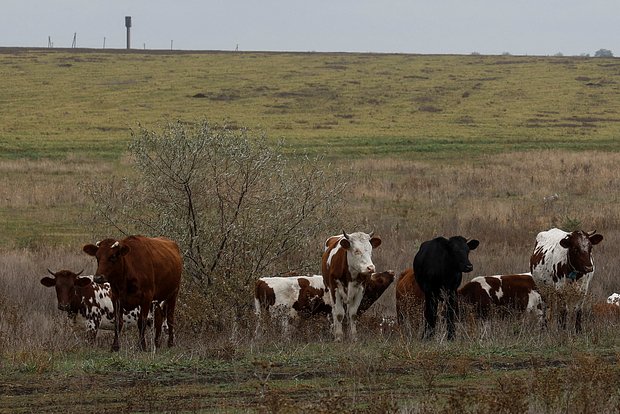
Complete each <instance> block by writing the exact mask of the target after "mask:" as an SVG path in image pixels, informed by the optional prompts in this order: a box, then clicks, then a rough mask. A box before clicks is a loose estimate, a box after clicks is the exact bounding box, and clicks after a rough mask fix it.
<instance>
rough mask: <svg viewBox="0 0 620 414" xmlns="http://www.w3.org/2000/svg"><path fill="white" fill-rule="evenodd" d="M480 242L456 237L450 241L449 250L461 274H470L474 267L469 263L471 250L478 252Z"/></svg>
mask: <svg viewBox="0 0 620 414" xmlns="http://www.w3.org/2000/svg"><path fill="white" fill-rule="evenodd" d="M479 244H480V242H479V241H478V240H476V239H471V240H467V239H466V238H465V237H461V236H454V237H450V239H449V240H448V250H449V251H450V254H451V257H452V259H453V260H454V263H455V264H456V265H457V267H458V271H459V272H464V273H469V272H471V271H472V270H474V266H473V265H472V264H471V262H470V261H469V252H470V250H476V247H478V245H479Z"/></svg>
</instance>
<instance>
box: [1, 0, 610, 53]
mask: <svg viewBox="0 0 620 414" xmlns="http://www.w3.org/2000/svg"><path fill="white" fill-rule="evenodd" d="M125 16H132V19H133V27H132V29H131V30H132V47H133V48H139V49H142V48H144V47H146V48H147V49H170V47H171V41H172V47H173V48H174V49H185V50H234V49H235V48H236V47H237V45H238V47H239V50H245V51H257V50H270V51H317V52H329V51H337V52H399V53H457V54H470V53H472V52H479V53H481V54H502V53H505V52H507V53H510V54H514V55H553V54H556V53H558V52H561V53H563V54H564V55H579V54H582V53H589V54H591V55H593V54H594V52H595V51H596V50H598V49H601V48H604V49H609V50H611V51H612V52H613V53H614V55H620V0H580V1H577V0H425V1H420V0H409V1H406V0H376V1H371V0H310V1H309V0H305V1H302V0H246V1H242V0H211V1H210V0H165V1H164V0H105V1H103V0H2V2H1V6H0V47H8V46H35V47H47V45H48V37H51V41H52V42H53V46H54V47H71V44H72V40H73V34H74V33H77V38H76V39H77V47H86V48H101V47H103V44H104V38H105V46H106V47H107V48H124V47H125Z"/></svg>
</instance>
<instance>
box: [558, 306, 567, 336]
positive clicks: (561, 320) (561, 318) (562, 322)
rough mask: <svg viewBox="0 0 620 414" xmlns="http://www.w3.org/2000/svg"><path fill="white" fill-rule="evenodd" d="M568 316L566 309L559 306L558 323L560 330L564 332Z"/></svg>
mask: <svg viewBox="0 0 620 414" xmlns="http://www.w3.org/2000/svg"><path fill="white" fill-rule="evenodd" d="M567 315H568V309H567V307H566V305H561V306H560V314H559V315H558V323H559V325H560V328H562V329H564V330H566V318H567Z"/></svg>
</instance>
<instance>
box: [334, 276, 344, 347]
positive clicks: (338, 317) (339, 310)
mask: <svg viewBox="0 0 620 414" xmlns="http://www.w3.org/2000/svg"><path fill="white" fill-rule="evenodd" d="M342 290H343V289H342V288H340V287H338V288H336V298H335V301H334V307H333V308H332V317H333V318H334V339H335V340H336V342H341V341H342V320H343V319H344V295H343V293H342Z"/></svg>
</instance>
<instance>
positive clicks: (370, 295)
mask: <svg viewBox="0 0 620 414" xmlns="http://www.w3.org/2000/svg"><path fill="white" fill-rule="evenodd" d="M393 281H394V272H392V271H385V272H380V273H373V274H372V275H371V276H370V278H368V280H367V281H366V284H365V286H364V295H363V297H362V301H361V302H360V305H359V307H358V308H357V316H361V315H362V314H363V313H364V312H365V311H366V310H368V309H369V308H370V307H371V306H372V305H373V304H374V303H375V302H376V301H377V299H379V297H380V296H381V295H382V294H383V292H385V290H386V289H387V288H388V287H389V286H390V284H391V283H392V282H393ZM332 303H333V302H332V299H331V295H330V294H329V293H327V289H326V288H325V282H324V280H323V276H321V275H314V276H287V277H280V276H274V277H261V278H260V279H258V280H257V281H256V285H255V287H254V309H255V313H256V316H257V317H259V319H260V318H262V317H263V315H264V314H269V316H270V317H271V318H273V319H280V321H281V322H282V327H283V331H284V332H287V331H288V327H289V322H290V321H292V320H296V319H300V318H301V319H307V318H310V317H313V316H315V315H322V316H327V315H330V314H331V313H332Z"/></svg>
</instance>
